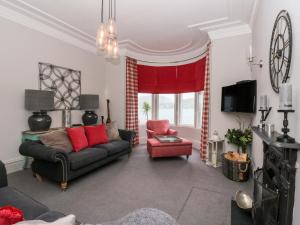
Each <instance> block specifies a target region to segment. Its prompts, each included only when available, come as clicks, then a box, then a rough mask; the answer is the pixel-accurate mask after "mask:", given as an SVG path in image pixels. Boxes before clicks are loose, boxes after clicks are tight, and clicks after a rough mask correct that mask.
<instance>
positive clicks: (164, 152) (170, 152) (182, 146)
mask: <svg viewBox="0 0 300 225" xmlns="http://www.w3.org/2000/svg"><path fill="white" fill-rule="evenodd" d="M179 139H180V141H178V140H176V141H169V142H164V141H163V142H161V141H159V138H158V137H156V138H149V139H148V140H147V151H148V153H149V156H150V157H151V158H158V157H173V156H182V155H185V156H186V158H187V159H188V158H189V156H190V155H192V142H191V141H189V140H187V139H185V138H179Z"/></svg>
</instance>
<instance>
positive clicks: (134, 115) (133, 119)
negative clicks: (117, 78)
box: [126, 57, 139, 145]
mask: <svg viewBox="0 0 300 225" xmlns="http://www.w3.org/2000/svg"><path fill="white" fill-rule="evenodd" d="M126 129H128V130H132V131H135V132H136V137H135V139H134V144H135V145H137V144H139V135H138V132H139V123H138V73H137V61H136V60H135V59H132V58H129V57H127V58H126Z"/></svg>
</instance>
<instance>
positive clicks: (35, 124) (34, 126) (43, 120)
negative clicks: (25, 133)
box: [28, 111, 52, 131]
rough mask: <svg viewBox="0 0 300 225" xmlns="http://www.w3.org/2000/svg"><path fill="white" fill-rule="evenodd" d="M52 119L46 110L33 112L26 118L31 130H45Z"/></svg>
mask: <svg viewBox="0 0 300 225" xmlns="http://www.w3.org/2000/svg"><path fill="white" fill-rule="evenodd" d="M51 123H52V119H51V117H50V116H49V115H47V112H45V111H42V112H33V115H32V116H30V117H29V118H28V125H29V128H30V130H31V131H46V130H49V128H50V126H51Z"/></svg>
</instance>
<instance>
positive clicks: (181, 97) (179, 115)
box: [138, 92, 203, 128]
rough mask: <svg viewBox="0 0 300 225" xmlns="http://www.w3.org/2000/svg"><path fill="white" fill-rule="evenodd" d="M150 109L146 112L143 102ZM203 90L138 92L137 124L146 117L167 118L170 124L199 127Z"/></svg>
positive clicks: (142, 122)
mask: <svg viewBox="0 0 300 225" xmlns="http://www.w3.org/2000/svg"><path fill="white" fill-rule="evenodd" d="M145 103H146V104H148V105H149V106H150V109H149V110H148V118H147V114H146V112H145V110H144V108H145V107H144V104H145ZM202 107H203V92H197V93H194V92H193V93H183V94H144V93H139V94H138V113H139V115H138V116H139V124H145V123H146V121H147V119H149V120H150V119H168V120H169V121H170V123H171V124H174V125H180V126H189V127H194V128H201V126H202Z"/></svg>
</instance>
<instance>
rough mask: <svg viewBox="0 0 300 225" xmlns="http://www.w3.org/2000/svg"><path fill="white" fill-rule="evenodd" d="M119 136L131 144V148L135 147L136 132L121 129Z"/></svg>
mask: <svg viewBox="0 0 300 225" xmlns="http://www.w3.org/2000/svg"><path fill="white" fill-rule="evenodd" d="M119 135H120V137H121V138H122V140H124V141H128V142H130V146H133V139H134V138H135V136H136V133H135V132H134V131H131V130H123V129H119Z"/></svg>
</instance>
